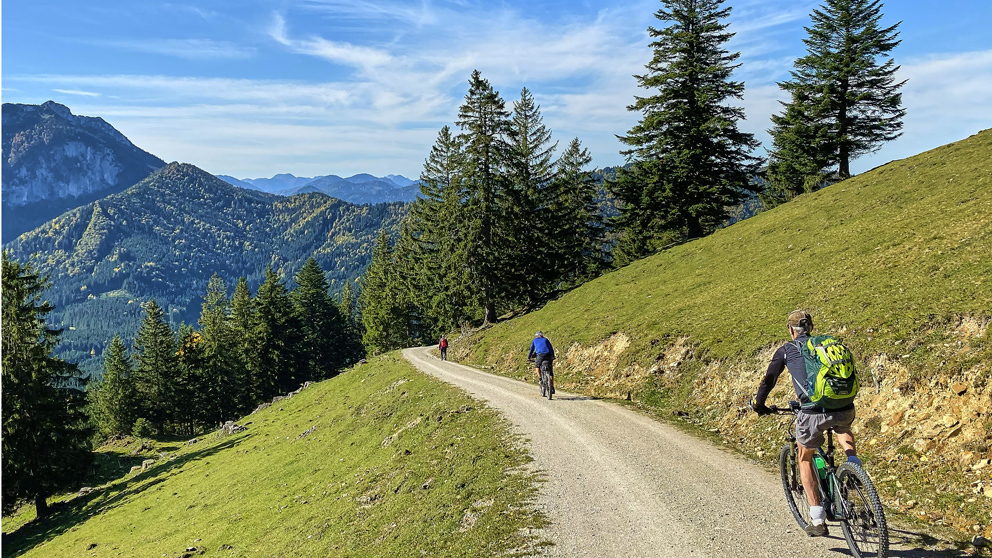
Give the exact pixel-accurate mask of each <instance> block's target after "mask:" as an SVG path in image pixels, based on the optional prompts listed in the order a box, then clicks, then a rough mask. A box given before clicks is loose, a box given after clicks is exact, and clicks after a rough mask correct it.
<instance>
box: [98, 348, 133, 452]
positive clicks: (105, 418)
mask: <svg viewBox="0 0 992 558" xmlns="http://www.w3.org/2000/svg"><path fill="white" fill-rule="evenodd" d="M132 375H133V370H132V367H131V361H130V359H129V358H128V355H127V347H126V346H125V345H124V341H123V340H122V339H121V337H120V335H114V338H113V339H112V340H111V341H110V345H108V346H107V349H106V350H105V351H104V352H103V376H102V377H101V378H100V380H99V382H97V383H94V384H93V385H92V386H91V387H92V391H91V403H90V409H91V411H90V412H91V414H92V416H93V420H94V422H95V423H96V428H97V431H98V432H99V433H100V436H101V437H103V438H108V437H111V436H120V435H124V434H129V433H130V432H131V427H133V426H134V421H135V420H136V419H137V418H138V415H137V413H138V408H137V399H136V396H135V390H134V378H133V377H132Z"/></svg>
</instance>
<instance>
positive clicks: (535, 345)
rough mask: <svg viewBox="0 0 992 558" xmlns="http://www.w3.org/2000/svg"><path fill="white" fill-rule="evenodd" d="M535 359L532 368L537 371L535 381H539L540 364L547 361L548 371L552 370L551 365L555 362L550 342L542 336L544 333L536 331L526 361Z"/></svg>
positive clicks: (553, 350)
mask: <svg viewBox="0 0 992 558" xmlns="http://www.w3.org/2000/svg"><path fill="white" fill-rule="evenodd" d="M535 357H536V360H535V361H534V367H535V369H536V370H537V379H538V381H540V380H541V363H543V362H544V361H548V369H549V370H551V369H552V364H553V363H554V360H555V349H554V347H552V346H551V341H548V338H547V337H545V336H544V332H541V331H538V332H537V333H535V334H534V341H533V342H532V343H531V344H530V353H528V354H527V360H531V359H533V358H535Z"/></svg>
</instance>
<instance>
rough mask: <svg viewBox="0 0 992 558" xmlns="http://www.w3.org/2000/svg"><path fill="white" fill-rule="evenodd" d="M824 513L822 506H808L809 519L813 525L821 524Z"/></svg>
mask: <svg viewBox="0 0 992 558" xmlns="http://www.w3.org/2000/svg"><path fill="white" fill-rule="evenodd" d="M826 515H827V514H826V513H824V511H823V506H810V507H809V517H810V519H812V520H813V525H819V524H821V523H823V521H824V519H825V518H826Z"/></svg>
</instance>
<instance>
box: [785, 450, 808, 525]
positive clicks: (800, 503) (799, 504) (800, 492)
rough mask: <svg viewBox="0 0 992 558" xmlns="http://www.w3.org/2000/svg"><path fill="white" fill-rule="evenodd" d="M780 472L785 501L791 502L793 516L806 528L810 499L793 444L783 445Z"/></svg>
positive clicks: (790, 508)
mask: <svg viewBox="0 0 992 558" xmlns="http://www.w3.org/2000/svg"><path fill="white" fill-rule="evenodd" d="M778 468H779V472H780V473H782V488H783V489H784V490H785V501H786V503H788V504H789V510H790V511H791V512H792V516H793V517H795V518H796V523H798V524H799V528H800V529H803V530H805V529H806V526H807V525H809V522H810V517H809V500H807V499H806V489H805V488H803V480H802V477H801V476H800V475H799V463H798V461H797V457H796V449H795V447H794V446H793V445H792V444H786V445H785V446H783V447H782V453H781V454H780V455H779V460H778Z"/></svg>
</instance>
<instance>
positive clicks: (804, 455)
mask: <svg viewBox="0 0 992 558" xmlns="http://www.w3.org/2000/svg"><path fill="white" fill-rule="evenodd" d="M796 446H797V447H798V448H799V452H798V454H799V456H798V457H799V477H800V478H801V479H802V481H803V488H804V489H806V500H807V501H808V502H809V505H810V507H814V506H819V505H820V486H819V484H820V483H819V480H818V479H817V478H816V468H815V467H813V455H815V454H816V450H815V449H809V448H806V447H803V445H802V444H796Z"/></svg>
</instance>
